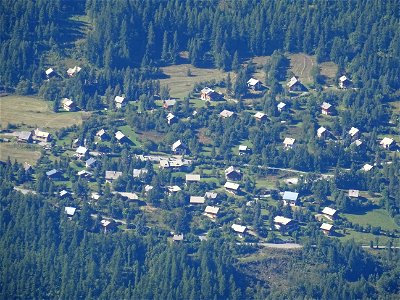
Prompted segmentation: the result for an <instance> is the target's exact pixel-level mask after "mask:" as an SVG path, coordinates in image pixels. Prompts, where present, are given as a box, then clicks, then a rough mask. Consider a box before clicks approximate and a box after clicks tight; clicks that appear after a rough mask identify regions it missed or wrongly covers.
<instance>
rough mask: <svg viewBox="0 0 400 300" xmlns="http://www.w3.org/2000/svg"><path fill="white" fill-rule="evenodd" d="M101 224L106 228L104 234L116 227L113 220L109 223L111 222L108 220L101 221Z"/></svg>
mask: <svg viewBox="0 0 400 300" xmlns="http://www.w3.org/2000/svg"><path fill="white" fill-rule="evenodd" d="M100 224H101V226H103V228H104V233H107V230H111V229H113V228H114V226H115V222H114V221H113V220H111V221H109V220H106V219H103V220H101V221H100Z"/></svg>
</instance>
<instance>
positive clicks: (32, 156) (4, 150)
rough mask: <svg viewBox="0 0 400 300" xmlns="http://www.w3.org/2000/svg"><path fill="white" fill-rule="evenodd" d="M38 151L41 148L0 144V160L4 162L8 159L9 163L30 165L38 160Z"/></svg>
mask: <svg viewBox="0 0 400 300" xmlns="http://www.w3.org/2000/svg"><path fill="white" fill-rule="evenodd" d="M40 149H41V147H39V146H36V145H26V144H17V143H0V160H1V161H6V160H7V159H8V157H10V159H11V161H14V160H17V161H18V162H20V163H24V162H28V163H29V164H31V165H32V164H35V163H36V161H37V160H38V159H39V157H40Z"/></svg>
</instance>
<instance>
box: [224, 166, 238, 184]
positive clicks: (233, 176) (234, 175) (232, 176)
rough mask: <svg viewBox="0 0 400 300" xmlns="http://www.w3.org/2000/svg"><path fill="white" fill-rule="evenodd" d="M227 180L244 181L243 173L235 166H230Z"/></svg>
mask: <svg viewBox="0 0 400 300" xmlns="http://www.w3.org/2000/svg"><path fill="white" fill-rule="evenodd" d="M225 178H226V179H227V180H233V181H237V180H241V179H242V173H241V172H240V170H239V169H236V168H235V167H234V166H230V167H229V168H227V169H226V170H225Z"/></svg>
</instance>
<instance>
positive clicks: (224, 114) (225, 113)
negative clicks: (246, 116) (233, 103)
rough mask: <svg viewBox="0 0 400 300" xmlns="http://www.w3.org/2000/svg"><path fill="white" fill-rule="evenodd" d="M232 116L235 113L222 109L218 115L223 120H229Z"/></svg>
mask: <svg viewBox="0 0 400 300" xmlns="http://www.w3.org/2000/svg"><path fill="white" fill-rule="evenodd" d="M234 114H235V113H234V112H233V111H230V110H227V109H224V110H223V111H221V112H220V113H219V115H220V116H221V117H222V118H224V119H226V118H230V117H232V116H233V115H234Z"/></svg>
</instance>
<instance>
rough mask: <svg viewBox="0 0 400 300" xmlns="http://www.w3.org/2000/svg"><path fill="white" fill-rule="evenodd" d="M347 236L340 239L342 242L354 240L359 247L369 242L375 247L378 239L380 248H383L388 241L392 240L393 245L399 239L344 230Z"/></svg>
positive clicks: (367, 244)
mask: <svg viewBox="0 0 400 300" xmlns="http://www.w3.org/2000/svg"><path fill="white" fill-rule="evenodd" d="M346 232H347V234H346V235H345V236H343V237H340V238H339V239H341V240H342V241H348V240H351V239H354V241H355V242H356V243H358V244H361V245H366V246H369V245H370V241H373V242H374V246H376V239H377V238H378V243H379V245H380V246H385V245H386V244H387V242H388V241H390V240H393V241H394V243H395V245H396V244H398V243H399V241H400V239H399V238H391V237H387V236H384V235H374V234H372V233H364V232H357V231H353V230H349V229H347V230H346Z"/></svg>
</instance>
